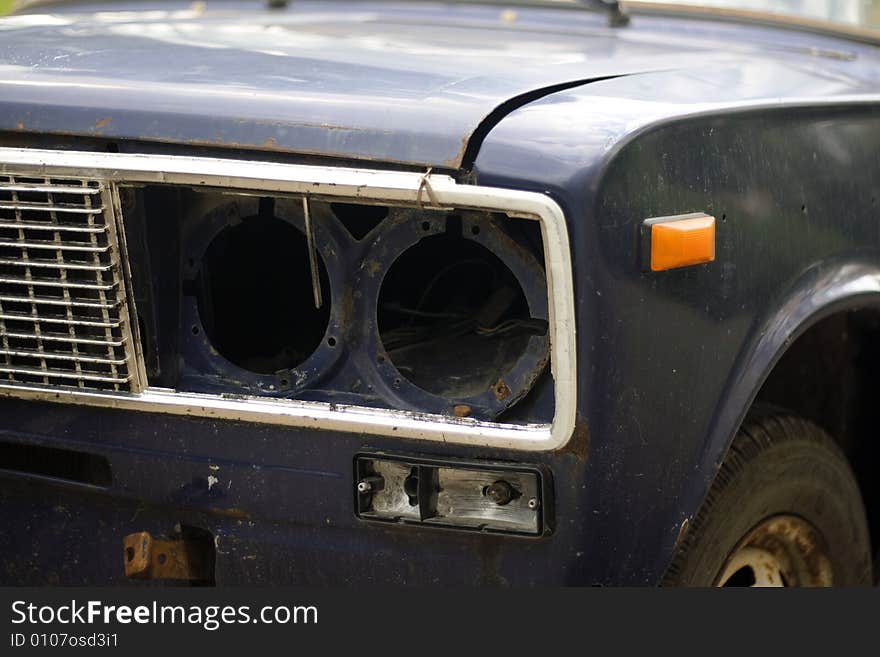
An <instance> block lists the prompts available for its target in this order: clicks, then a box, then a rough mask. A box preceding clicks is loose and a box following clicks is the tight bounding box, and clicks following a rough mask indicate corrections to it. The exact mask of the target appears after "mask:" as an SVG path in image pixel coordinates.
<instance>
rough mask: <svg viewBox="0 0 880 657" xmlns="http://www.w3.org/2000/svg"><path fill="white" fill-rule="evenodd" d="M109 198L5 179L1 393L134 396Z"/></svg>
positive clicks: (66, 185) (79, 183)
mask: <svg viewBox="0 0 880 657" xmlns="http://www.w3.org/2000/svg"><path fill="white" fill-rule="evenodd" d="M111 206H112V203H111V194H110V190H109V189H108V188H107V187H106V185H104V184H103V183H102V182H100V181H96V180H81V179H68V178H55V177H51V178H44V177H33V176H30V175H21V176H18V175H0V384H7V385H8V384H38V385H39V384H43V385H62V386H72V387H77V388H84V389H92V390H109V391H122V392H124V391H131V390H133V389H135V385H134V384H135V376H136V373H135V366H134V358H133V356H132V350H131V344H130V343H131V338H130V332H129V330H128V327H127V326H126V323H127V321H128V315H127V311H126V308H125V286H124V284H123V281H122V278H121V273H120V266H119V265H120V263H119V244H118V241H117V237H116V227H115V224H114V221H113V212H112V209H111Z"/></svg>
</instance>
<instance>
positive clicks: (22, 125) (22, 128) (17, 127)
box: [15, 121, 24, 130]
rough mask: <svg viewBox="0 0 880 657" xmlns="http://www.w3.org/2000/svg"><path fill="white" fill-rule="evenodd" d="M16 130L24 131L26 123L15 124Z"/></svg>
mask: <svg viewBox="0 0 880 657" xmlns="http://www.w3.org/2000/svg"><path fill="white" fill-rule="evenodd" d="M15 128H16V130H24V121H19V122H18V123H16V124H15Z"/></svg>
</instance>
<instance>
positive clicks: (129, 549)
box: [122, 532, 213, 581]
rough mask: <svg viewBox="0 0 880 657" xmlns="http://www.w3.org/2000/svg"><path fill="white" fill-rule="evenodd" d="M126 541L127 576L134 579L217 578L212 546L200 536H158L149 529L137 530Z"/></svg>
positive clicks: (124, 545) (194, 579) (198, 579)
mask: <svg viewBox="0 0 880 657" xmlns="http://www.w3.org/2000/svg"><path fill="white" fill-rule="evenodd" d="M122 544H123V548H124V549H123V551H124V555H125V576H126V577H129V578H131V579H173V580H188V581H210V580H212V579H213V573H212V572H211V571H212V570H213V560H212V559H211V558H210V557H211V555H210V550H206V546H205V545H204V541H203V540H201V539H200V538H187V537H181V538H154V537H153V536H152V535H151V534H150V533H149V532H135V533H134V534H129V535H128V536H126V537H125V538H123V539H122Z"/></svg>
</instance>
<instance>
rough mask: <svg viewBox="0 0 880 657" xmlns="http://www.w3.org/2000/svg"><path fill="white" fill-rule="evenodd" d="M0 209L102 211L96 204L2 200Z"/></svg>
mask: <svg viewBox="0 0 880 657" xmlns="http://www.w3.org/2000/svg"><path fill="white" fill-rule="evenodd" d="M66 193H67V192H66ZM86 198H88V197H86ZM0 210H15V211H16V212H22V211H31V212H66V213H73V214H85V215H90V214H101V213H102V212H103V211H104V208H103V206H98V207H96V208H92V207H82V206H77V205H67V204H56V205H52V204H50V203H25V202H17V203H3V202H2V201H0Z"/></svg>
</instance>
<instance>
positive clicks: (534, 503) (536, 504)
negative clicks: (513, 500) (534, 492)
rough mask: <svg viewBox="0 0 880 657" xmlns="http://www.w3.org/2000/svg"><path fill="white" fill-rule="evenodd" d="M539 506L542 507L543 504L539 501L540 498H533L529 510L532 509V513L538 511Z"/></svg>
mask: <svg viewBox="0 0 880 657" xmlns="http://www.w3.org/2000/svg"><path fill="white" fill-rule="evenodd" d="M539 506H541V503H540V502H539V501H538V498H537V497H533V498H531V499H530V500H529V508H530V509H531V510H532V511H534V510H535V509H537V508H538V507H539Z"/></svg>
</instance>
